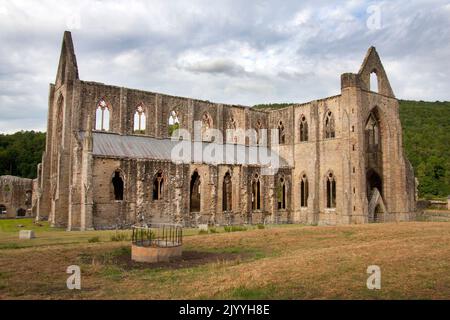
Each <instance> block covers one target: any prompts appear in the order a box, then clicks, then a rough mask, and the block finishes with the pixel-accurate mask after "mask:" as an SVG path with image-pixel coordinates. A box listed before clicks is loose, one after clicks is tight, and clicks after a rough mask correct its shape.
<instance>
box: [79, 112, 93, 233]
mask: <svg viewBox="0 0 450 320" xmlns="http://www.w3.org/2000/svg"><path fill="white" fill-rule="evenodd" d="M92 147H93V138H92V121H91V116H90V115H88V120H87V129H86V132H85V136H84V141H83V151H82V163H81V206H80V209H81V213H80V214H81V217H80V230H92V229H93V228H94V216H93V205H94V199H93V190H92V188H93V181H92V163H93V158H92Z"/></svg>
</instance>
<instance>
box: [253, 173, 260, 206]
mask: <svg viewBox="0 0 450 320" xmlns="http://www.w3.org/2000/svg"><path fill="white" fill-rule="evenodd" d="M252 209H253V210H261V182H260V181H259V176H258V175H255V178H254V179H253V181H252Z"/></svg>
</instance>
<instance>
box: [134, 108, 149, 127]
mask: <svg viewBox="0 0 450 320" xmlns="http://www.w3.org/2000/svg"><path fill="white" fill-rule="evenodd" d="M146 119H147V118H146V116H145V111H144V107H143V106H142V104H140V105H138V106H137V108H136V112H135V113H134V130H133V131H134V133H137V134H144V133H145V127H146Z"/></svg>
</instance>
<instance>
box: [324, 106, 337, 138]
mask: <svg viewBox="0 0 450 320" xmlns="http://www.w3.org/2000/svg"><path fill="white" fill-rule="evenodd" d="M335 136H336V133H335V124H334V116H333V113H332V112H331V111H328V113H327V116H326V118H325V138H326V139H330V138H334V137H335Z"/></svg>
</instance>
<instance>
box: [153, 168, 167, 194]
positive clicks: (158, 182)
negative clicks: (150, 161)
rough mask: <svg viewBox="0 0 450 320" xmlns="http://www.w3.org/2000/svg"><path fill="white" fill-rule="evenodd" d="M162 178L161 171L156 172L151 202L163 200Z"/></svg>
mask: <svg viewBox="0 0 450 320" xmlns="http://www.w3.org/2000/svg"><path fill="white" fill-rule="evenodd" d="M163 188H164V178H163V174H162V172H161V171H158V172H157V173H156V175H155V177H154V178H153V200H161V199H162V198H163V190H164V189H163Z"/></svg>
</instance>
